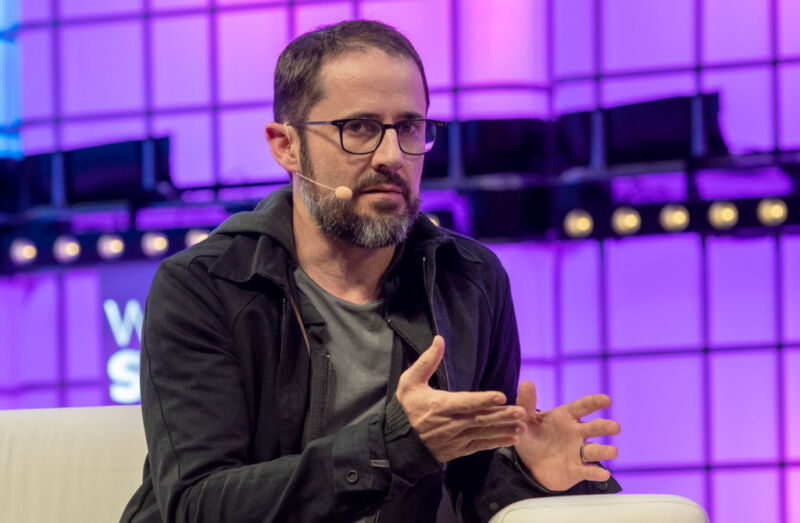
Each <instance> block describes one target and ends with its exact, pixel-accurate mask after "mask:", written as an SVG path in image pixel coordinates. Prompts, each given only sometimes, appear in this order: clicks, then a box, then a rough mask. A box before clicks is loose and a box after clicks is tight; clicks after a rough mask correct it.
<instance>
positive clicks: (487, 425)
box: [396, 336, 527, 463]
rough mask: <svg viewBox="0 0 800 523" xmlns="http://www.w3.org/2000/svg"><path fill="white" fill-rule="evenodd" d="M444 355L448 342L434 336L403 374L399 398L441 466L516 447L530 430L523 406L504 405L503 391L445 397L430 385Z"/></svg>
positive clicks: (451, 394) (461, 393)
mask: <svg viewBox="0 0 800 523" xmlns="http://www.w3.org/2000/svg"><path fill="white" fill-rule="evenodd" d="M443 356H444V338H442V337H441V336H436V337H434V338H433V343H432V344H431V346H430V347H429V348H428V350H426V351H425V352H424V353H422V355H421V356H420V357H419V358H418V359H417V361H416V362H414V364H413V365H411V366H410V367H409V368H408V369H406V370H405V371H404V372H403V373H402V374H401V375H400V381H399V383H398V385H397V392H396V395H397V399H398V401H399V402H400V404H401V405H402V406H403V409H404V410H405V411H406V415H407V416H408V420H409V421H410V422H411V426H412V427H414V429H415V430H416V431H417V433H419V436H420V438H421V439H422V442H423V443H424V444H425V446H426V447H428V450H429V451H430V452H431V454H433V457H435V458H436V459H437V460H438V461H439V462H440V463H444V462H446V461H450V460H453V459H456V458H460V457H462V456H467V455H469V454H473V453H475V452H478V451H480V450H488V449H494V448H497V447H504V446H510V445H516V444H517V443H518V442H519V436H520V435H521V434H522V433H524V432H525V430H526V429H527V426H526V425H525V422H524V421H522V420H523V419H524V418H525V416H526V412H525V409H524V408H523V407H519V406H515V405H506V404H505V403H506V397H505V395H504V394H503V393H502V392H499V391H481V392H447V391H442V390H437V389H433V388H431V387H430V386H429V385H428V380H430V378H431V376H433V374H434V372H436V368H437V367H438V366H439V362H441V361H442V357H443Z"/></svg>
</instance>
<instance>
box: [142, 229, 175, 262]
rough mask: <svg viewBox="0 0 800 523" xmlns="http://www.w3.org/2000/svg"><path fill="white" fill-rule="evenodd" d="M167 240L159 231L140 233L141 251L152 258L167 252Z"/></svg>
mask: <svg viewBox="0 0 800 523" xmlns="http://www.w3.org/2000/svg"><path fill="white" fill-rule="evenodd" d="M168 247H169V241H168V240H167V237H166V235H164V234H162V233H160V232H146V233H144V234H143V235H142V252H143V253H144V254H145V255H146V256H148V257H150V258H152V257H155V256H160V255H162V254H164V253H165V252H167V248H168Z"/></svg>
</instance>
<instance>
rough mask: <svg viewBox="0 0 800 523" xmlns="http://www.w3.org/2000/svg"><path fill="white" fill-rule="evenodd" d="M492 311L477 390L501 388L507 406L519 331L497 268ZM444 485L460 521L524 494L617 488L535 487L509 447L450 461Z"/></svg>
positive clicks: (613, 487)
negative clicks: (486, 354)
mask: <svg viewBox="0 0 800 523" xmlns="http://www.w3.org/2000/svg"><path fill="white" fill-rule="evenodd" d="M497 277H498V284H497V286H496V296H497V298H496V300H497V301H496V304H497V307H496V310H497V313H496V314H495V317H494V318H493V325H492V343H491V347H490V349H489V350H490V356H489V359H488V364H487V366H486V369H485V371H484V375H483V378H482V380H481V387H480V388H481V390H501V391H503V393H504V394H505V395H506V398H508V402H509V404H513V403H515V402H516V397H517V383H518V381H519V370H520V346H519V333H518V331H517V323H516V316H515V313H514V304H513V302H512V299H511V291H510V285H509V282H508V276H507V274H506V273H505V270H503V269H502V268H501V267H498V276H497ZM446 483H447V487H448V489H449V491H450V496H451V499H452V501H453V503H454V505H455V507H454V508H455V510H456V512H457V513H458V514H460V515H461V517H462V518H463V520H464V521H467V522H470V523H474V522H486V521H488V520H489V519H491V517H492V516H494V514H495V513H497V512H498V511H499V510H501V509H502V508H504V507H506V506H508V505H510V504H511V503H514V502H516V501H520V500H523V499H528V498H537V497H544V496H556V495H572V494H608V493H613V492H618V491H620V490H621V488H620V486H619V484H618V483H617V482H616V480H614V479H613V478H611V479H610V480H609V481H602V482H590V481H582V482H580V483H578V484H577V485H575V486H574V487H572V488H571V489H569V490H567V491H565V492H554V491H550V490H548V489H546V488H545V487H543V486H542V485H540V484H539V483H538V482H537V481H536V479H535V478H534V477H533V476H532V475H531V474H530V472H529V471H528V470H527V467H525V465H524V464H523V463H522V460H520V459H519V458H518V456H517V454H516V452H515V451H514V450H513V448H499V449H495V450H493V451H484V452H478V453H476V454H473V455H471V456H466V457H464V458H460V459H458V460H454V461H453V462H451V463H450V464H449V465H448V467H447V472H446Z"/></svg>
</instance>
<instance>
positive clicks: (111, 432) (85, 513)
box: [0, 406, 147, 523]
mask: <svg viewBox="0 0 800 523" xmlns="http://www.w3.org/2000/svg"><path fill="white" fill-rule="evenodd" d="M146 454H147V447H146V444H145V439H144V428H143V425H142V415H141V409H140V407H138V406H115V407H89V408H66V409H37V410H7V411H0V470H2V476H3V481H2V488H0V519H1V520H2V521H13V522H15V523H27V522H31V523H34V522H35V523H40V522H45V521H47V522H49V521H58V522H63V523H71V522H76V523H77V522H82V523H92V522H98V523H99V522H102V523H107V522H109V521H118V520H119V517H120V516H121V514H122V510H123V508H124V507H125V504H126V503H127V501H128V500H129V499H130V497H131V495H132V494H133V492H134V491H135V490H136V488H137V487H138V485H139V484H140V483H141V481H142V466H143V465H144V460H145V456H146Z"/></svg>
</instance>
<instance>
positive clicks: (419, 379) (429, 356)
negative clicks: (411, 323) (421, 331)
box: [405, 335, 444, 384]
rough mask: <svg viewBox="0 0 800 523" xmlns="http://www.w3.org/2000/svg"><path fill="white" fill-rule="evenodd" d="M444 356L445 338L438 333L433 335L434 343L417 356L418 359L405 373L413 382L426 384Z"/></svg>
mask: <svg viewBox="0 0 800 523" xmlns="http://www.w3.org/2000/svg"><path fill="white" fill-rule="evenodd" d="M442 357H444V338H442V337H441V336H438V335H437V336H434V337H433V343H431V346H430V347H428V350H426V351H425V352H423V353H422V354H421V355H420V357H419V358H417V361H415V362H414V364H413V365H411V366H410V367H409V368H408V369H406V371H405V374H407V376H408V378H409V379H410V380H411V381H412V382H415V383H425V384H426V383H428V380H429V379H431V376H433V373H434V372H436V367H438V366H439V362H441V361H442Z"/></svg>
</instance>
